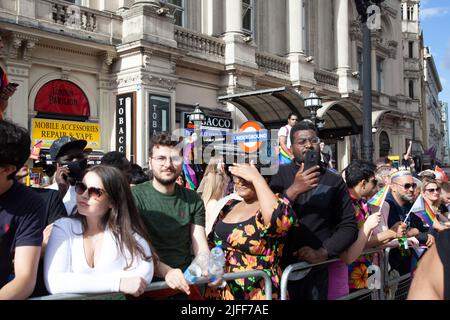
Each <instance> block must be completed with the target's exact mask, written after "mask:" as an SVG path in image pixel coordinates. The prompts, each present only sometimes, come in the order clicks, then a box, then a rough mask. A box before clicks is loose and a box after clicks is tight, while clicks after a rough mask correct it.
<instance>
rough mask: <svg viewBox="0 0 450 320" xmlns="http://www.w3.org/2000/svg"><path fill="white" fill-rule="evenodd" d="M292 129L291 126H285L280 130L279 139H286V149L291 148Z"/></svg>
mask: <svg viewBox="0 0 450 320" xmlns="http://www.w3.org/2000/svg"><path fill="white" fill-rule="evenodd" d="M291 129H292V127H291V126H290V125H288V124H287V125H285V126H283V127H281V128H280V130H278V138H280V137H281V136H283V137H286V147H287V148H288V149H289V148H290V147H291V135H290V132H291Z"/></svg>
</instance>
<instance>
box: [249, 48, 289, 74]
mask: <svg viewBox="0 0 450 320" xmlns="http://www.w3.org/2000/svg"><path fill="white" fill-rule="evenodd" d="M256 64H257V65H258V67H259V68H260V69H263V70H266V71H273V72H278V73H282V74H289V72H290V70H289V69H290V62H289V60H287V59H285V58H282V57H279V56H276V55H273V54H269V53H263V52H257V53H256Z"/></svg>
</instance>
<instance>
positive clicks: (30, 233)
mask: <svg viewBox="0 0 450 320" xmlns="http://www.w3.org/2000/svg"><path fill="white" fill-rule="evenodd" d="M44 220H45V217H44V204H43V201H42V199H41V198H40V197H39V196H38V195H37V194H36V193H34V192H33V191H31V190H30V189H29V188H27V187H25V186H23V185H21V184H19V183H17V182H14V184H13V185H12V187H11V188H10V189H9V190H8V191H6V192H5V193H3V194H1V195H0V288H1V287H3V286H4V285H5V284H6V283H7V282H8V281H9V280H10V276H11V275H12V272H13V270H14V269H13V266H12V261H13V259H14V253H15V249H16V248H17V247H21V246H36V247H40V246H41V244H42V232H43V230H44Z"/></svg>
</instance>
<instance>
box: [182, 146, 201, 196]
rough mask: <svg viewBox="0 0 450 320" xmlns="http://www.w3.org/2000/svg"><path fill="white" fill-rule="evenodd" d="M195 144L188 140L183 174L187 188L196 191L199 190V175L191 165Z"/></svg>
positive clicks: (184, 153)
mask: <svg viewBox="0 0 450 320" xmlns="http://www.w3.org/2000/svg"><path fill="white" fill-rule="evenodd" d="M194 147H195V142H194V141H193V140H192V139H188V140H187V143H186V144H185V147H184V150H183V158H184V159H183V160H184V161H183V172H184V177H185V179H186V188H188V189H191V190H195V189H196V188H197V185H198V184H197V175H196V174H195V170H194V169H193V168H192V167H191V166H190V165H189V163H191V158H192V157H193V149H194Z"/></svg>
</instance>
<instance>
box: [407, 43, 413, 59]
mask: <svg viewBox="0 0 450 320" xmlns="http://www.w3.org/2000/svg"><path fill="white" fill-rule="evenodd" d="M408 57H409V58H414V41H409V42H408Z"/></svg>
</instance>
